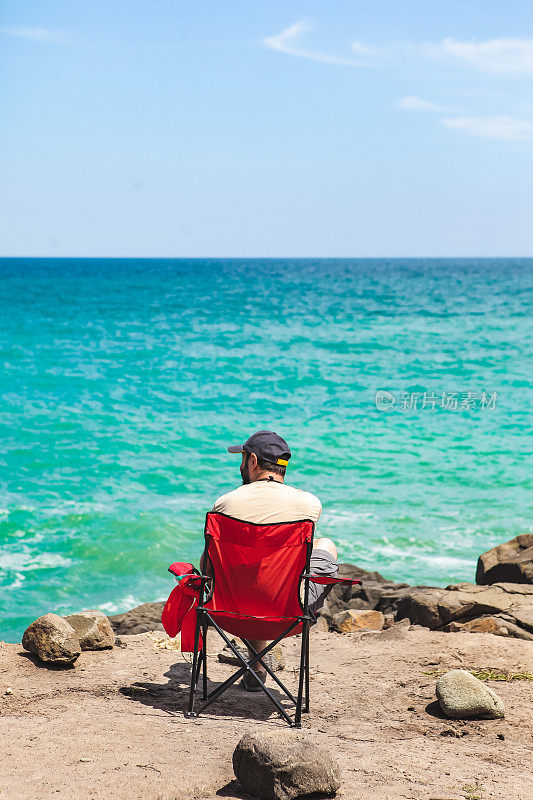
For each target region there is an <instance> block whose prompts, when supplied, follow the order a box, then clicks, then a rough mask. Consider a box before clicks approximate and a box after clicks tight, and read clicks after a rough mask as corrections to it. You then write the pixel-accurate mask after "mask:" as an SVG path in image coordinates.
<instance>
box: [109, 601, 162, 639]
mask: <svg viewBox="0 0 533 800" xmlns="http://www.w3.org/2000/svg"><path fill="white" fill-rule="evenodd" d="M164 605H165V604H164V603H163V602H161V603H143V604H142V605H141V606H137V607H136V608H132V609H131V610H130V611H125V612H124V613H123V614H112V615H111V616H110V617H108V619H109V622H110V623H111V626H112V628H113V630H114V631H115V633H116V634H118V635H119V636H123V635H124V634H127V633H146V632H147V631H162V630H164V628H163V625H162V624H161V613H162V611H163V607H164Z"/></svg>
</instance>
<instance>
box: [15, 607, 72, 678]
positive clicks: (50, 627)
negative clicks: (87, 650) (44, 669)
mask: <svg viewBox="0 0 533 800" xmlns="http://www.w3.org/2000/svg"><path fill="white" fill-rule="evenodd" d="M22 646H23V648H24V649H25V650H28V651H29V652H30V653H33V654H34V655H35V656H37V658H38V659H39V661H43V662H44V663H47V664H56V665H58V666H64V667H68V666H70V665H71V664H73V663H74V662H75V661H76V659H77V658H78V656H79V655H80V654H81V647H80V643H79V641H78V637H77V636H76V632H75V631H74V628H73V627H72V625H69V623H68V622H66V621H65V620H64V619H63V617H59V616H58V615H57V614H45V615H44V616H43V617H39V618H38V619H36V620H35V622H32V623H31V625H30V626H29V627H28V628H26V630H25V631H24V635H23V637H22Z"/></svg>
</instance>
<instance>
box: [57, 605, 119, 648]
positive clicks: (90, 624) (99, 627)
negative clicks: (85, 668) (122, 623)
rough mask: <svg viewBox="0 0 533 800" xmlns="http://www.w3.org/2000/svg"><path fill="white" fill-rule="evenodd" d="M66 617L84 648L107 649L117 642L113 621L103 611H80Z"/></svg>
mask: <svg viewBox="0 0 533 800" xmlns="http://www.w3.org/2000/svg"><path fill="white" fill-rule="evenodd" d="M64 619H65V620H66V621H67V622H68V623H69V625H72V627H73V628H74V630H75V631H76V636H77V637H78V640H79V642H80V647H81V649H82V650H107V649H109V648H110V647H113V645H114V643H115V634H114V633H113V628H112V627H111V623H110V622H109V620H108V618H107V617H106V615H105V614H103V613H102V612H101V611H80V612H79V613H78V614H69V615H68V616H67V617H64Z"/></svg>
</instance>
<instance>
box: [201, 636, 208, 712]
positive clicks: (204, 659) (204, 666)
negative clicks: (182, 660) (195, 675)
mask: <svg viewBox="0 0 533 800" xmlns="http://www.w3.org/2000/svg"><path fill="white" fill-rule="evenodd" d="M202 640H203V648H202V700H207V624H206V622H205V621H204V623H203V624H202Z"/></svg>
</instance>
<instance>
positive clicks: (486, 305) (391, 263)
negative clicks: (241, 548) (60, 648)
mask: <svg viewBox="0 0 533 800" xmlns="http://www.w3.org/2000/svg"><path fill="white" fill-rule="evenodd" d="M0 287H1V289H0V348H1V352H2V359H1V367H0V369H1V372H0V389H1V397H2V402H1V406H0V428H1V441H2V448H1V451H0V638H3V639H5V640H7V641H17V640H20V637H21V635H22V632H23V630H24V628H25V626H26V625H27V624H28V623H29V622H30V621H31V620H32V619H33V618H35V617H36V616H38V615H40V614H43V613H46V612H47V611H56V612H58V613H60V614H63V613H68V612H71V611H74V610H77V609H80V608H101V609H102V610H104V611H106V612H108V613H114V612H118V611H122V610H125V609H127V608H130V607H132V606H135V605H136V604H138V603H141V602H144V601H148V600H154V599H162V598H164V597H166V595H167V594H168V592H169V590H170V588H171V587H172V579H171V577H170V576H169V574H168V573H167V566H168V564H169V563H170V562H171V561H174V560H189V559H193V560H194V559H196V558H197V556H198V554H199V551H200V548H201V538H202V530H203V520H204V515H205V512H206V511H207V510H208V509H209V508H210V506H211V504H212V502H213V500H214V499H215V498H216V497H217V496H218V495H219V494H221V493H222V492H225V491H228V490H229V489H231V488H232V487H234V486H236V485H237V484H238V483H239V482H240V477H239V457H238V456H231V455H229V454H228V453H226V452H225V447H226V445H228V444H232V443H239V442H241V441H243V440H244V439H245V438H246V437H247V436H248V435H249V434H250V433H251V432H253V431H254V430H256V429H259V428H272V429H274V430H276V431H278V432H279V433H281V434H282V435H283V436H284V437H285V438H286V439H287V440H288V442H289V444H290V445H291V448H292V451H293V459H292V461H291V464H290V467H289V471H288V482H289V483H292V484H294V485H296V486H299V487H302V488H306V489H309V490H311V491H313V492H315V493H316V494H317V495H318V496H319V497H320V498H321V500H322V504H323V507H324V513H323V517H322V519H321V521H320V523H319V529H318V530H319V532H320V533H322V534H323V535H328V536H331V537H332V538H333V539H335V540H336V541H337V543H338V545H339V550H340V554H341V559H342V560H349V561H353V562H356V563H357V564H359V565H361V566H363V567H367V568H372V569H378V570H380V571H381V572H382V573H384V574H385V575H386V576H390V577H391V578H394V579H397V580H405V581H408V582H410V583H412V582H419V583H420V582H423V583H434V584H440V585H444V584H446V583H449V582H453V581H462V580H473V577H474V571H475V564H476V559H477V556H478V555H479V554H480V553H481V552H483V551H484V550H486V549H488V548H489V547H491V546H493V545H494V544H496V543H498V542H502V541H505V540H507V539H509V538H511V537H513V536H515V535H517V534H518V533H523V532H526V531H531V530H532V511H533V503H532V492H531V489H532V482H533V468H532V467H533V465H532V452H533V447H532V435H531V431H532V427H531V423H532V419H531V407H532V388H531V378H532V375H533V364H532V358H531V356H532V353H533V320H532V314H531V310H532V289H533V260H532V259H527V260H526V259H522V260H516V259H493V260H458V259H455V260H444V259H443V260H437V259H427V260H423V259H416V260H401V259H397V260H378V259H375V260H340V259H339V260H331V261H329V260H314V259H305V260H167V259H165V260H104V259H98V260H70V259H63V260H37V259H16V260H15V259H3V260H0ZM378 390H385V391H388V392H390V393H391V394H392V395H393V398H394V405H392V407H391V406H390V405H386V404H385V405H386V407H385V408H383V409H380V408H377V407H376V392H377V391H378ZM424 393H425V394H424ZM469 393H470V394H469ZM494 393H496V394H494ZM385 397H387V396H385Z"/></svg>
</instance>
